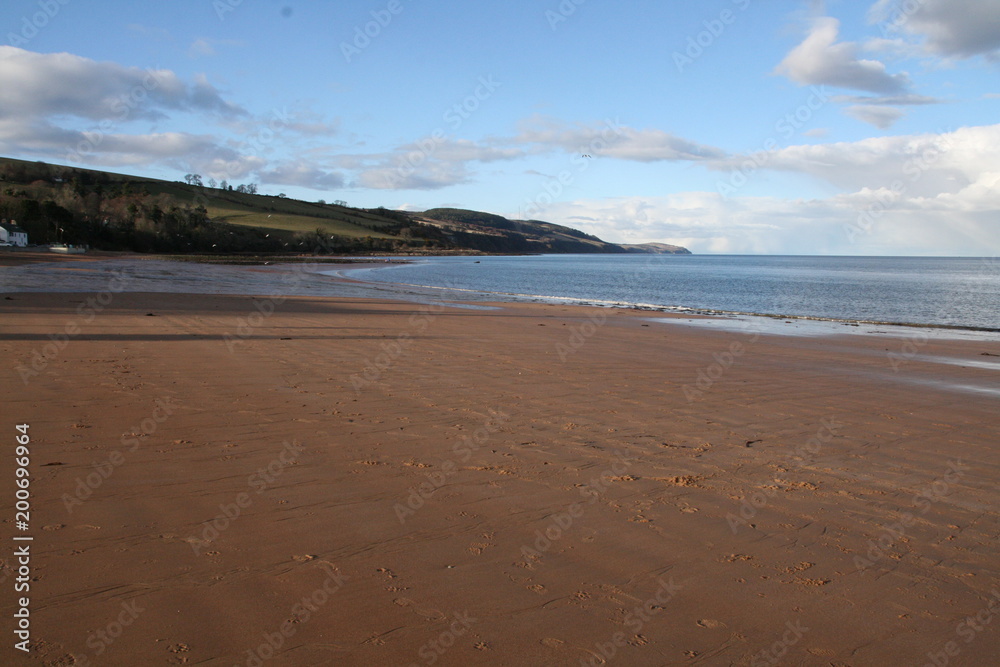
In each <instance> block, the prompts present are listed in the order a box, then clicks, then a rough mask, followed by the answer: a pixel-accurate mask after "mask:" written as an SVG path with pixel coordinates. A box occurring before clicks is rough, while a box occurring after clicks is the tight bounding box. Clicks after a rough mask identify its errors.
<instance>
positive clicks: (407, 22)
mask: <svg viewBox="0 0 1000 667" xmlns="http://www.w3.org/2000/svg"><path fill="white" fill-rule="evenodd" d="M345 5H346V6H345ZM0 38H2V39H0V42H2V44H3V46H0V154H3V155H6V156H10V157H18V158H23V159H31V160H46V161H50V162H55V163H58V164H77V165H81V166H90V167H96V168H103V169H108V170H111V171H118V172H123V173H134V174H140V175H147V176H153V177H159V178H167V179H174V180H179V179H181V178H182V177H183V176H184V175H185V174H186V173H199V174H201V175H202V176H203V177H204V178H205V179H206V180H207V179H208V178H214V179H216V180H217V181H221V180H223V179H225V180H227V181H229V182H230V183H249V182H255V183H259V184H260V190H261V191H262V192H266V193H278V192H284V193H286V194H288V195H289V196H294V197H300V198H303V199H308V200H318V199H324V200H326V201H334V200H345V201H347V202H348V203H349V204H351V205H353V206H364V207H373V206H386V207H388V208H406V209H408V210H424V209H427V208H431V207H437V206H456V207H462V208H472V209H478V210H485V211H490V212H494V213H499V214H502V215H506V216H508V217H515V218H517V217H521V218H535V219H543V220H549V221H552V222H558V223H562V224H567V225H570V226H573V227H576V228H579V229H582V230H584V231H587V232H590V233H594V234H597V235H598V236H601V237H602V238H605V239H607V240H610V241H616V242H646V241H660V242H667V243H678V244H681V245H685V246H687V247H689V248H691V249H692V250H693V251H695V252H732V253H793V254H796V253H797V254H862V255H879V254H888V255H898V254H914V255H933V254H943V255H995V254H996V253H997V250H998V248H1000V125H998V124H997V123H998V122H1000V121H998V118H1000V76H998V75H1000V0H898V1H897V0H892V1H890V0H878V1H876V0H869V1H865V2H861V1H858V2H854V1H846V0H845V1H841V2H835V1H833V0H830V1H829V2H825V3H824V2H782V3H779V2H764V1H763V0H714V1H711V2H699V3H681V2H652V1H637V2H633V3H628V4H622V3H611V2H606V1H602V0H562V1H561V2H560V1H559V0H554V1H551V2H545V1H536V2H527V1H518V0H511V1H509V2H506V3H495V4H493V3H491V4H488V5H486V6H483V3H460V2H454V1H451V0H446V1H440V2H435V3H429V2H418V1H416V0H375V1H373V2H355V3H325V2H302V1H296V0H280V1H279V0H242V1H241V0H200V1H198V2H193V1H185V0H178V1H175V2H169V3H133V2H117V1H105V2H100V3H84V2H80V0H30V1H26V0H7V1H6V2H5V3H4V4H3V7H2V8H0ZM583 155H589V156H590V157H586V158H585V157H582V156H583Z"/></svg>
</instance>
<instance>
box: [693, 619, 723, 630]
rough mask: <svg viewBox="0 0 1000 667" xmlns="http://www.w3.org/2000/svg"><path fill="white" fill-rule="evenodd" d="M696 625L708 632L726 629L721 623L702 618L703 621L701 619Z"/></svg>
mask: <svg viewBox="0 0 1000 667" xmlns="http://www.w3.org/2000/svg"><path fill="white" fill-rule="evenodd" d="M698 625H699V626H701V627H703V628H708V629H709V630H717V629H719V628H724V627H726V624H725V623H723V622H722V621H716V620H714V619H711V618H703V619H701V620H700V621H698Z"/></svg>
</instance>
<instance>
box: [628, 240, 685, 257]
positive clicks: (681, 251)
mask: <svg viewBox="0 0 1000 667" xmlns="http://www.w3.org/2000/svg"><path fill="white" fill-rule="evenodd" d="M621 247H622V248H625V251H626V252H640V253H647V254H654V255H690V254H691V251H690V250H688V249H687V248H682V247H681V246H679V245H670V244H669V243H639V244H622V246H621Z"/></svg>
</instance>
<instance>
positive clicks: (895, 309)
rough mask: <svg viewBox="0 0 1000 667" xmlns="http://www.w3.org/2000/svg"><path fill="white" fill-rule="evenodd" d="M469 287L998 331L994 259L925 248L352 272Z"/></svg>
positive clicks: (514, 260)
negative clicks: (907, 252)
mask: <svg viewBox="0 0 1000 667" xmlns="http://www.w3.org/2000/svg"><path fill="white" fill-rule="evenodd" d="M352 277H355V278H358V279H361V280H366V281H373V282H386V283H397V284H398V283H403V284H408V285H420V286H425V287H437V288H447V289H452V290H453V289H460V290H470V291H474V292H482V293H484V295H483V299H492V300H498V301H501V300H523V299H532V300H542V301H546V300H568V301H570V302H579V303H599V304H605V305H620V306H633V307H635V306H638V307H655V308H658V309H664V310H673V311H695V312H707V313H737V314H744V315H770V316H781V317H800V318H816V319H830V320H836V321H845V322H871V323H894V324H917V325H924V326H927V325H931V326H944V327H958V328H968V329H991V330H997V331H1000V260H998V259H997V258H925V257H815V256H809V257H781V256H735V255H729V256H727V255H679V256H675V255H540V256H526V257H441V258H428V259H420V260H416V261H415V262H414V263H412V264H406V265H397V266H393V267H390V268H384V269H371V270H360V271H356V272H352Z"/></svg>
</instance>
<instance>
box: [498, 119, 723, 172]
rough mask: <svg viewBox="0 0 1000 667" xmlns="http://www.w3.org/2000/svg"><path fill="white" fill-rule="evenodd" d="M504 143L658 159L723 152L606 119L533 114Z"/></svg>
mask: <svg viewBox="0 0 1000 667" xmlns="http://www.w3.org/2000/svg"><path fill="white" fill-rule="evenodd" d="M503 142H504V143H513V144H516V145H528V146H531V147H532V150H533V151H534V152H538V153H543V152H550V151H562V152H566V153H575V154H588V155H595V156H596V155H601V156H605V157H613V158H619V159H622V160H635V161H638V162H657V161H667V160H707V159H713V158H719V157H722V156H723V155H725V151H723V150H721V149H719V148H716V147H714V146H708V145H705V144H699V143H697V142H694V141H690V140H688V139H683V138H681V137H678V136H676V135H673V134H670V133H667V132H663V131H662V130H637V129H635V128H632V127H628V126H623V125H620V124H619V123H618V122H617V120H615V119H609V120H606V121H605V122H604V123H601V124H589V125H586V124H582V123H576V124H572V125H571V124H567V123H565V122H563V121H560V120H556V119H553V118H547V117H543V116H533V117H531V118H529V119H527V120H525V121H522V123H521V125H520V132H519V133H518V135H517V136H515V137H513V138H511V139H506V140H503Z"/></svg>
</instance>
